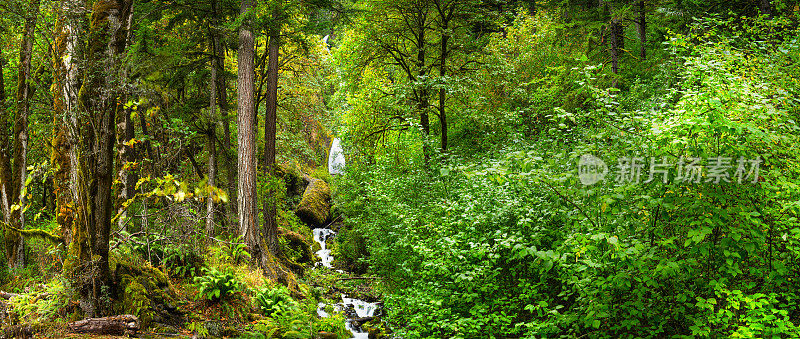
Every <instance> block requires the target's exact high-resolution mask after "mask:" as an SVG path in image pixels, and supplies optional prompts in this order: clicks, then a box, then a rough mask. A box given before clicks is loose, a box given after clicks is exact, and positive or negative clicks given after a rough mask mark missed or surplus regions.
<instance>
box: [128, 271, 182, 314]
mask: <svg viewBox="0 0 800 339" xmlns="http://www.w3.org/2000/svg"><path fill="white" fill-rule="evenodd" d="M114 277H115V280H116V283H117V289H116V294H117V295H116V297H115V298H114V299H115V301H116V302H115V305H114V307H115V308H116V310H117V312H118V313H119V314H133V315H136V316H138V317H139V320H140V322H141V326H142V328H147V327H149V326H150V325H151V324H152V323H154V322H159V323H164V324H172V325H180V324H181V323H182V319H181V318H182V317H181V315H180V313H179V312H178V310H177V308H176V307H175V306H174V305H175V298H176V294H175V291H174V290H173V288H172V285H171V284H170V281H169V278H167V275H166V274H164V272H162V271H161V270H159V269H157V268H155V267H151V266H144V267H134V266H132V265H130V264H127V263H117V265H116V270H115V271H114Z"/></svg>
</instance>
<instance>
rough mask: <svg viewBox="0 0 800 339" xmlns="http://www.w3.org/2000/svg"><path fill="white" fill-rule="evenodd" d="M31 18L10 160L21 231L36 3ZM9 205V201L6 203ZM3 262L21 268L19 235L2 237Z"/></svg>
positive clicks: (22, 244) (21, 62)
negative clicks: (4, 255)
mask: <svg viewBox="0 0 800 339" xmlns="http://www.w3.org/2000/svg"><path fill="white" fill-rule="evenodd" d="M31 7H32V8H31V16H29V17H27V18H26V19H25V32H24V36H23V38H22V45H21V48H20V51H19V65H20V67H19V76H18V78H17V95H16V100H17V116H16V119H15V122H14V156H13V158H14V160H13V164H12V166H13V171H12V176H13V179H12V180H13V187H12V192H13V193H14V194H12V196H11V198H13V199H14V203H18V204H19V208H17V209H15V210H13V211H12V212H11V220H12V224H13V225H14V227H16V228H18V229H25V214H24V213H23V211H24V208H25V203H26V200H27V199H26V198H25V196H26V190H25V181H26V179H27V177H28V115H29V113H30V100H31V85H30V82H31V57H32V55H33V39H34V38H35V37H34V34H35V29H36V19H37V18H38V14H39V0H34V1H33V3H32V4H31ZM8 203H9V204H11V203H12V202H8ZM6 259H7V260H8V266H9V267H13V268H21V267H23V266H25V242H24V240H23V239H22V236H21V235H20V234H13V233H12V234H7V235H6Z"/></svg>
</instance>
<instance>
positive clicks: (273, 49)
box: [264, 16, 282, 258]
mask: <svg viewBox="0 0 800 339" xmlns="http://www.w3.org/2000/svg"><path fill="white" fill-rule="evenodd" d="M273 17H275V16H273ZM279 58H280V29H275V30H274V31H272V32H271V33H270V36H269V65H268V66H267V98H266V100H267V114H266V115H265V117H264V119H265V121H264V143H265V145H264V166H265V167H264V172H265V173H266V174H267V175H269V176H270V177H272V176H273V174H274V173H275V157H276V154H275V153H276V149H275V138H276V133H277V129H276V124H277V117H278V116H277V112H278V61H279ZM266 193H267V196H266V198H265V199H264V234H265V236H266V242H267V248H269V251H270V253H272V255H273V256H275V257H278V258H280V257H281V256H282V253H281V247H280V244H279V243H278V222H277V220H276V217H275V214H276V213H277V208H276V201H275V192H274V190H273V189H271V188H270V189H268V190H267V192H266Z"/></svg>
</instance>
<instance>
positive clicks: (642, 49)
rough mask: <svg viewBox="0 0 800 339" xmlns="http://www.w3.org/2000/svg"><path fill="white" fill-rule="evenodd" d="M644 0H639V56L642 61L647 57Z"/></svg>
mask: <svg viewBox="0 0 800 339" xmlns="http://www.w3.org/2000/svg"><path fill="white" fill-rule="evenodd" d="M645 5H646V3H645V0H639V22H638V24H639V27H638V28H639V57H640V58H642V61H644V60H645V59H647V48H646V46H645V44H646V43H647V13H646V12H645V10H646V7H645Z"/></svg>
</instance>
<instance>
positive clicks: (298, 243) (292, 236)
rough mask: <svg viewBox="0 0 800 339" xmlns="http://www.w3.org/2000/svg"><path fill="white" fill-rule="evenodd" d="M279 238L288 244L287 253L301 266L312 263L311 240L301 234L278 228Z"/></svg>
mask: <svg viewBox="0 0 800 339" xmlns="http://www.w3.org/2000/svg"><path fill="white" fill-rule="evenodd" d="M278 236H279V237H280V238H281V239H283V240H284V241H285V243H286V248H285V252H286V253H287V254H290V257H291V258H292V259H293V260H294V261H296V262H298V263H301V264H304V263H309V262H311V260H312V258H313V256H312V254H311V240H310V239H309V238H307V237H305V236H303V235H302V234H300V233H297V232H293V231H290V230H287V229H285V228H283V227H278Z"/></svg>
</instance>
